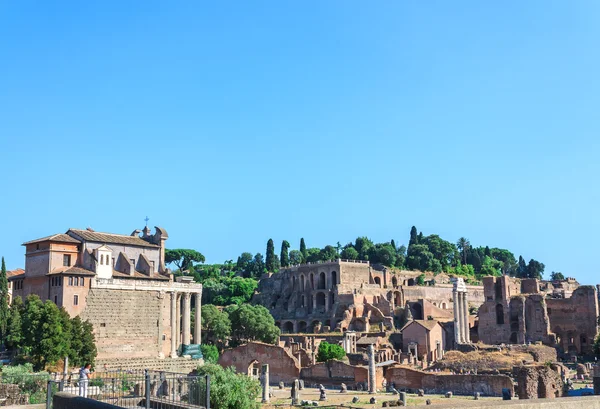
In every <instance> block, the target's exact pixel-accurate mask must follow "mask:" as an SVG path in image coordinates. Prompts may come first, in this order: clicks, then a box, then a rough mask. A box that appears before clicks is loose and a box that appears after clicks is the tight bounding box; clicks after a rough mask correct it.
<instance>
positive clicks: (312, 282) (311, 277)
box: [310, 273, 315, 290]
mask: <svg viewBox="0 0 600 409" xmlns="http://www.w3.org/2000/svg"><path fill="white" fill-rule="evenodd" d="M310 289H311V290H314V289H315V273H310Z"/></svg>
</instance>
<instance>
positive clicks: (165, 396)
mask: <svg viewBox="0 0 600 409" xmlns="http://www.w3.org/2000/svg"><path fill="white" fill-rule="evenodd" d="M58 391H61V392H68V393H72V394H74V395H79V396H84V397H87V398H89V399H94V400H97V401H101V402H106V403H110V404H112V405H116V406H120V407H122V408H138V409H139V408H140V407H142V408H144V407H145V408H147V409H150V408H152V409H188V408H189V409H199V408H206V409H210V377H209V376H208V375H206V376H194V375H185V374H178V373H173V372H162V371H143V372H142V371H112V372H102V373H93V374H92V377H91V379H90V380H89V381H87V382H85V381H84V382H81V381H79V376H78V374H71V375H62V376H59V377H58V378H55V379H50V380H48V381H47V387H46V394H47V399H46V408H47V409H50V408H52V396H53V395H54V393H56V392H58Z"/></svg>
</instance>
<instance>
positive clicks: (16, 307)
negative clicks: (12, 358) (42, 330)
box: [5, 297, 25, 350]
mask: <svg viewBox="0 0 600 409" xmlns="http://www.w3.org/2000/svg"><path fill="white" fill-rule="evenodd" d="M24 310H25V304H23V299H22V298H21V297H15V298H13V302H12V306H11V309H10V316H9V319H8V326H7V334H6V339H5V342H6V346H7V347H8V348H10V349H13V350H16V349H18V348H20V347H21V345H23V340H24V338H23V321H22V318H21V315H22V314H23V312H24Z"/></svg>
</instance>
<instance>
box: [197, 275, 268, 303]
mask: <svg viewBox="0 0 600 409" xmlns="http://www.w3.org/2000/svg"><path fill="white" fill-rule="evenodd" d="M203 285H204V291H202V302H203V303H206V304H215V305H223V306H224V305H229V304H243V303H247V302H249V301H250V299H251V298H252V295H253V294H254V291H255V290H256V288H257V286H258V281H256V280H255V279H253V278H242V277H219V278H209V279H208V280H205V281H204V283H203Z"/></svg>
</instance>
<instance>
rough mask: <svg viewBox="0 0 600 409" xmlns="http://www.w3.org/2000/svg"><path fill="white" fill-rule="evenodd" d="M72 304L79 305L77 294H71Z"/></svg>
mask: <svg viewBox="0 0 600 409" xmlns="http://www.w3.org/2000/svg"><path fill="white" fill-rule="evenodd" d="M73 305H79V296H78V295H74V296H73Z"/></svg>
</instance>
